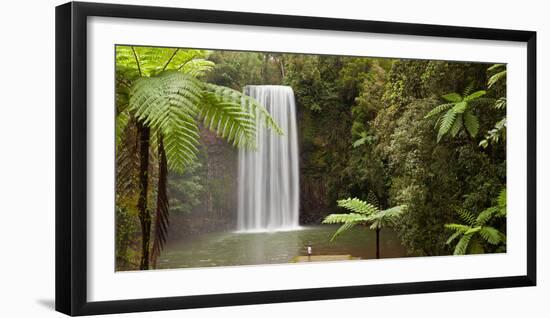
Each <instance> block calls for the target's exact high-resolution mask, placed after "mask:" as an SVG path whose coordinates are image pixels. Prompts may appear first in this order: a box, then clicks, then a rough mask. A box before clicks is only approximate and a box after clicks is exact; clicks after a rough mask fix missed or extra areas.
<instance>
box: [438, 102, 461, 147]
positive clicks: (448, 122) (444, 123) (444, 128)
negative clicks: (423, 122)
mask: <svg viewBox="0 0 550 318" xmlns="http://www.w3.org/2000/svg"><path fill="white" fill-rule="evenodd" d="M456 116H457V113H455V112H454V110H453V109H452V108H451V109H449V110H448V111H447V113H445V115H443V118H442V119H441V122H440V124H439V132H438V134H437V142H439V141H440V140H441V138H442V137H443V136H444V135H445V134H446V133H448V132H449V130H450V129H451V127H452V126H453V124H454V122H455V120H456Z"/></svg>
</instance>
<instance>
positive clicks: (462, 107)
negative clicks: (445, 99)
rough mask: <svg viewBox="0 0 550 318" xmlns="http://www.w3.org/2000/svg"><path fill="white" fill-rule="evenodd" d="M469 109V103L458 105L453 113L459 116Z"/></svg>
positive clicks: (454, 107)
mask: <svg viewBox="0 0 550 318" xmlns="http://www.w3.org/2000/svg"><path fill="white" fill-rule="evenodd" d="M467 108H468V103H467V102H460V103H456V104H455V105H454V106H453V112H455V113H457V114H462V113H463V112H464V111H465V110H466V109H467Z"/></svg>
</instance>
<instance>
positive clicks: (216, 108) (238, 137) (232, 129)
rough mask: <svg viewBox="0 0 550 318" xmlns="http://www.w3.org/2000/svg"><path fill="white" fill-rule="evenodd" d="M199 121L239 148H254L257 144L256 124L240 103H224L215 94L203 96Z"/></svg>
mask: <svg viewBox="0 0 550 318" xmlns="http://www.w3.org/2000/svg"><path fill="white" fill-rule="evenodd" d="M202 105H203V106H202V107H201V112H200V114H199V119H201V120H203V121H204V123H205V126H206V127H207V128H208V129H210V130H212V131H214V132H216V133H217V134H218V136H220V137H222V138H225V139H226V140H227V141H228V142H233V144H234V145H236V146H237V147H241V146H243V147H249V148H254V147H255V143H256V122H255V120H254V116H253V115H251V114H250V113H248V112H247V111H246V110H245V109H244V108H243V107H241V104H240V103H238V104H237V103H234V102H231V101H228V102H226V101H224V100H223V99H222V98H221V97H219V96H218V95H216V94H215V93H213V92H206V93H205V94H204V95H203V102H202Z"/></svg>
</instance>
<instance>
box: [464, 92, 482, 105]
mask: <svg viewBox="0 0 550 318" xmlns="http://www.w3.org/2000/svg"><path fill="white" fill-rule="evenodd" d="M485 94H487V91H484V90H481V91H477V92H473V93H472V94H470V95H468V96H466V97H464V101H465V102H469V101H472V100H474V99H478V98H480V97H481V96H483V95H485Z"/></svg>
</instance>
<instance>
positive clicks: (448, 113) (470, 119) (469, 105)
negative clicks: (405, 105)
mask: <svg viewBox="0 0 550 318" xmlns="http://www.w3.org/2000/svg"><path fill="white" fill-rule="evenodd" d="M471 91H472V88H471V87H468V88H466V89H465V91H464V94H463V95H460V94H458V93H449V94H446V95H443V96H441V98H442V99H444V100H445V101H447V102H450V103H444V104H441V105H438V106H436V107H434V108H433V109H432V110H430V111H429V112H428V113H427V114H426V116H424V118H430V117H433V116H436V115H439V117H438V119H437V120H436V123H435V127H436V129H437V131H438V132H437V142H440V141H441V139H442V138H443V137H444V136H445V135H447V134H450V135H451V136H452V137H456V136H457V135H458V134H459V132H460V131H462V130H463V129H465V130H466V132H467V133H468V134H469V135H470V136H471V137H472V138H475V137H476V136H477V133H478V130H479V120H478V119H477V117H476V115H474V113H473V108H475V107H476V106H477V105H478V104H480V102H482V101H483V102H485V101H484V100H483V97H482V96H484V95H485V94H486V93H487V92H486V91H484V90H479V91H476V92H473V93H472V92H471Z"/></svg>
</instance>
